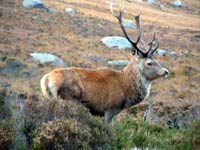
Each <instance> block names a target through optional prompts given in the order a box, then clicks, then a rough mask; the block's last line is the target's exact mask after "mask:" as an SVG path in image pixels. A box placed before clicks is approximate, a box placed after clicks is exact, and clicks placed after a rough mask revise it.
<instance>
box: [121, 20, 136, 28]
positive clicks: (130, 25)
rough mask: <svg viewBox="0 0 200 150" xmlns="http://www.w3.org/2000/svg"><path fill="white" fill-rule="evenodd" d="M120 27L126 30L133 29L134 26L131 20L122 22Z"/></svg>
mask: <svg viewBox="0 0 200 150" xmlns="http://www.w3.org/2000/svg"><path fill="white" fill-rule="evenodd" d="M122 25H123V26H124V27H126V28H130V29H134V28H135V25H134V23H133V21H132V20H124V21H123V23H122Z"/></svg>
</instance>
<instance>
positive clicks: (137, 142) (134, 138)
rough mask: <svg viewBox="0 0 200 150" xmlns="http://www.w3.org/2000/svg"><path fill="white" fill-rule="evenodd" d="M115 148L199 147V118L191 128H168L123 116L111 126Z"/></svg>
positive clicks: (168, 149) (180, 149)
mask: <svg viewBox="0 0 200 150" xmlns="http://www.w3.org/2000/svg"><path fill="white" fill-rule="evenodd" d="M113 133H114V137H115V145H116V146H117V149H127V148H132V147H139V148H147V147H148V148H150V149H160V150H163V149H165V150H171V149H173V150H191V149H198V148H200V120H197V121H196V122H195V123H194V124H193V125H192V126H191V129H189V130H188V129H183V130H177V129H169V128H166V127H165V126H163V125H159V124H151V123H148V122H144V121H134V120H132V118H131V117H130V118H124V119H123V120H122V121H121V122H120V123H119V122H118V123H115V124H114V126H113Z"/></svg>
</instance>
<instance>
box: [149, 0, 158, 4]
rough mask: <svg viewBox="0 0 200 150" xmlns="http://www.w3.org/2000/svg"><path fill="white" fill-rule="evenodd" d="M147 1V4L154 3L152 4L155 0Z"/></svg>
mask: <svg viewBox="0 0 200 150" xmlns="http://www.w3.org/2000/svg"><path fill="white" fill-rule="evenodd" d="M147 3H148V4H149V5H154V4H156V1H155V0H148V1H147Z"/></svg>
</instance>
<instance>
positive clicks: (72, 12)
mask: <svg viewBox="0 0 200 150" xmlns="http://www.w3.org/2000/svg"><path fill="white" fill-rule="evenodd" d="M65 12H66V13H67V14H68V15H70V16H73V15H75V10H74V8H65Z"/></svg>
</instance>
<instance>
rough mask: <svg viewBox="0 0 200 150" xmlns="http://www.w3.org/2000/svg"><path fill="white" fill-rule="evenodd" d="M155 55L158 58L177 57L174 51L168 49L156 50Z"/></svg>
mask: <svg viewBox="0 0 200 150" xmlns="http://www.w3.org/2000/svg"><path fill="white" fill-rule="evenodd" d="M155 53H156V54H158V55H160V56H164V55H169V56H175V55H177V53H176V52H175V51H173V50H170V49H168V50H163V49H158V50H157V51H156V52H155Z"/></svg>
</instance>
